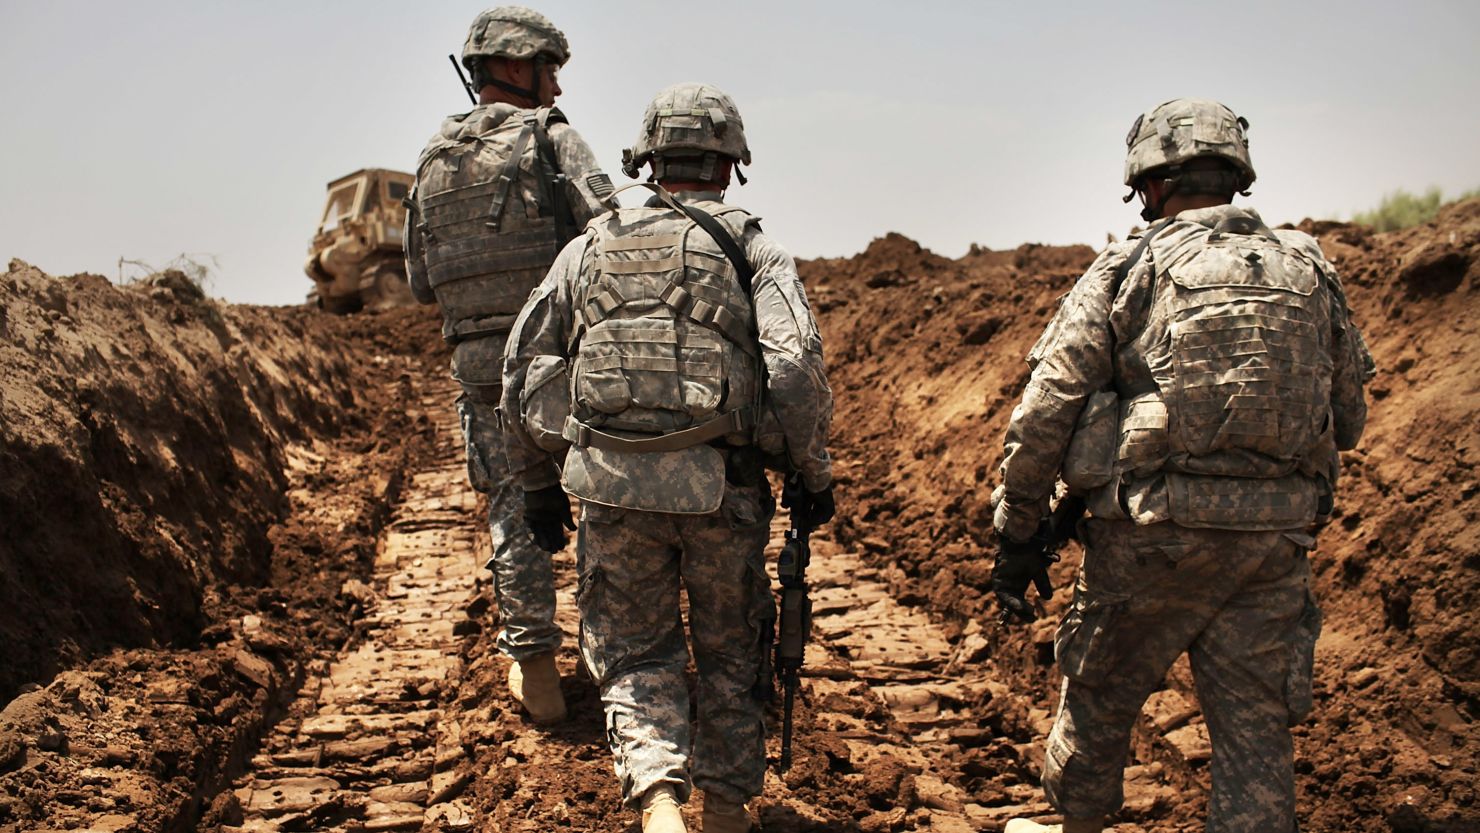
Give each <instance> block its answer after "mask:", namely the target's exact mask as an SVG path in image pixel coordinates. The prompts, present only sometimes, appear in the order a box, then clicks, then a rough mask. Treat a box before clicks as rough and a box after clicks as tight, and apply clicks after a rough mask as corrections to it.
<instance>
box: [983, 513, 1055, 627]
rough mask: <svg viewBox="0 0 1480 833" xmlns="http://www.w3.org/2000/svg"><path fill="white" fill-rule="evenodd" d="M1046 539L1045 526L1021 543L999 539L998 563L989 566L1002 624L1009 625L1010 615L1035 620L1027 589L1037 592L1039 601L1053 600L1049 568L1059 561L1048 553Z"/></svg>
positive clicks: (1036, 616) (1030, 620)
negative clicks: (1001, 612)
mask: <svg viewBox="0 0 1480 833" xmlns="http://www.w3.org/2000/svg"><path fill="white" fill-rule="evenodd" d="M1047 535H1048V531H1047V529H1046V528H1045V526H1040V527H1039V530H1038V533H1037V534H1035V535H1034V536H1033V537H1032V538H1029V539H1028V540H1027V541H1023V542H1018V541H1013V540H1011V539H1008V538H1006V537H1003V536H1002V535H1000V534H999V535H998V539H997V541H998V543H997V560H996V562H995V563H994V564H993V565H992V592H993V593H995V594H996V596H997V603H998V604H1000V605H1002V610H1003V614H1004V615H1003V617H1002V620H1003V623H1004V624H1005V623H1007V622H1008V621H1009V619H1008V617H1009V615H1010V616H1015V617H1017V618H1018V619H1020V620H1022V621H1024V622H1032V621H1034V620H1036V619H1037V618H1038V612H1037V610H1036V609H1035V608H1034V606H1033V604H1032V603H1031V602H1029V601H1028V585H1030V584H1031V585H1032V586H1034V587H1036V588H1037V589H1038V597H1039V598H1040V599H1043V600H1047V599H1051V598H1053V584H1052V582H1050V581H1049V577H1048V566H1049V565H1050V564H1052V563H1054V562H1055V561H1058V560H1059V557H1058V554H1057V553H1053V552H1049V551H1048V549H1047V547H1046V544H1047Z"/></svg>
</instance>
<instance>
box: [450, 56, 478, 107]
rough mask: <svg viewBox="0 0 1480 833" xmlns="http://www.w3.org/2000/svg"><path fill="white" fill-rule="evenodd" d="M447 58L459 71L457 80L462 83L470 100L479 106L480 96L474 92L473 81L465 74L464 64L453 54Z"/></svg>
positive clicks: (475, 105)
mask: <svg viewBox="0 0 1480 833" xmlns="http://www.w3.org/2000/svg"><path fill="white" fill-rule="evenodd" d="M447 60H449V61H451V62H452V68H453V69H454V70H455V71H456V72H457V80H458V81H459V82H461V83H462V88H463V92H465V93H467V94H468V101H471V102H473V106H474V107H477V106H478V96H476V95H474V94H473V85H472V83H471V82H469V81H468V77H467V76H466V75H463V70H462V64H459V63H458V62H457V58H454V57H453V56H452V55H448V56H447Z"/></svg>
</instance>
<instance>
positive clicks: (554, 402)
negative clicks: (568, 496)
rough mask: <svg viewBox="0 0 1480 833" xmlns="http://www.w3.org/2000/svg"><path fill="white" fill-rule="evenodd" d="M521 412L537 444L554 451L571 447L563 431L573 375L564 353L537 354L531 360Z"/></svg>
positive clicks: (568, 409)
mask: <svg viewBox="0 0 1480 833" xmlns="http://www.w3.org/2000/svg"><path fill="white" fill-rule="evenodd" d="M519 416H520V418H521V419H523V420H524V427H525V429H527V430H528V431H529V435H530V437H532V438H533V439H534V442H535V445H538V446H539V447H540V448H542V449H544V450H545V451H549V452H551V453H559V452H561V451H564V450H565V449H567V448H569V447H570V441H569V440H567V439H565V437H564V436H562V435H561V432H562V431H563V430H564V429H565V420H566V418H567V417H569V416H570V377H569V374H568V373H567V372H566V365H565V358H564V357H562V356H535V357H534V359H533V360H531V361H530V363H529V371H528V374H527V375H526V376H525V380H524V390H523V391H522V392H521V393H520V395H519Z"/></svg>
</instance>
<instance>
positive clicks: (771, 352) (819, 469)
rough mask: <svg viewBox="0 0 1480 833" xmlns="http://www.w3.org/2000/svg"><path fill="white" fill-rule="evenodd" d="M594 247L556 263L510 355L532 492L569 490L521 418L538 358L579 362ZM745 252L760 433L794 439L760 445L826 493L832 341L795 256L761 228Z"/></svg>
mask: <svg viewBox="0 0 1480 833" xmlns="http://www.w3.org/2000/svg"><path fill="white" fill-rule="evenodd" d="M675 196H677V197H678V198H679V199H681V200H683V201H684V202H686V203H689V204H691V205H694V206H696V207H699V208H707V209H708V210H709V211H710V213H715V212H717V211H718V210H719V208H720V206H721V205H722V204H721V203H719V202H718V201H717V200H715V199H714V195H713V194H710V193H707V192H682V193H679V194H676V195H675ZM649 205H650V206H651V205H656V203H649ZM603 219H604V218H603ZM594 240H595V233H594V232H593V231H588V232H587V233H586V234H585V235H584V236H582V237H578V238H576V239H575V240H572V241H571V242H570V245H568V246H566V247H565V249H564V251H562V252H561V253H560V256H559V257H558V258H556V260H555V265H554V266H552V267H551V269H550V273H549V275H548V276H546V278H545V280H544V282H543V283H541V284H540V286H539V288H538V289H536V290H535V292H534V294H533V295H532V296H531V297H530V299H529V302H528V303H527V304H526V305H525V307H524V310H523V311H522V312H521V313H520V314H519V318H518V320H517V321H516V322H515V324H514V329H513V331H512V332H511V333H510V336H509V342H508V347H507V349H506V351H505V354H504V377H503V386H504V390H503V412H504V415H505V416H504V427H505V440H506V444H507V450H508V455H509V468H510V471H512V472H513V473H514V475H515V477H516V478H518V481H519V483H520V484H521V485H522V486H523V488H524V489H525V490H526V491H533V490H535V489H541V488H545V487H548V486H551V485H554V484H555V483H557V482H558V481H559V471H558V469H557V466H556V460H555V458H554V457H553V456H552V455H551V454H550V453H548V452H546V451H543V450H541V449H540V448H539V446H538V445H537V444H536V443H535V442H534V439H533V438H532V437H531V436H530V435H529V433H528V431H527V430H526V428H525V426H524V425H523V424H521V422H520V419H519V417H518V414H519V413H520V402H521V395H522V393H523V391H524V383H525V377H526V373H527V371H528V368H529V365H530V362H531V361H533V359H534V358H535V357H536V356H540V355H546V356H560V357H563V358H565V359H566V360H567V361H569V360H571V359H572V358H573V356H572V355H571V353H572V345H571V344H570V337H571V334H572V333H573V332H574V331H575V314H576V311H575V309H574V302H573V299H574V298H577V297H580V296H581V294H582V292H581V290H582V289H583V287H582V286H580V285H579V283H580V282H581V281H582V280H584V278H583V276H582V273H583V270H582V264H583V262H584V261H585V259H586V258H587V257H588V256H589V252H590V249H591V246H592V244H593V241H594ZM738 242H739V243H740V245H741V247H742V248H743V249H744V251H745V256H746V258H747V259H748V260H749V261H750V264H751V267H752V268H753V269H754V270H755V278H754V281H753V284H752V287H751V289H752V299H753V302H754V309H755V323H756V329H757V331H758V341H759V347H760V353H761V358H762V360H763V362H764V364H765V395H764V404H765V411H766V412H767V413H766V416H764V417H763V418H762V427H761V429H760V431H761V432H765V431H766V428H767V423H768V421H770V420H774V426H773V427H779V433H780V435H781V437H782V438H784V448H779V447H778V448H775V449H771V448H767V444H766V442H765V441H764V440H763V441H762V442H761V443H760V445H761V447H762V449H763V450H765V451H767V452H776V453H781V452H783V451H784V453H785V455H786V456H787V462H788V464H789V465H790V466H791V467H792V468H793V469H794V470H796V471H799V472H800V473H801V475H802V478H803V481H804V483H805V484H806V486H807V488H809V489H811V490H814V491H819V490H822V489H824V488H826V487H827V486H829V485H830V484H831V483H832V459H831V457H829V456H828V452H827V435H828V428H829V425H830V423H831V421H832V410H833V399H832V389H831V388H830V387H828V384H827V374H826V372H825V371H824V369H823V361H822V337H821V335H820V334H819V331H818V329H817V322H816V320H815V319H814V318H813V316H812V310H811V307H810V306H809V304H808V302H807V295H806V292H805V290H804V289H803V288H802V281H801V278H800V277H798V275H797V269H796V263H795V261H793V259H792V257H791V255H790V254H788V253H787V252H786V250H785V249H783V248H781V246H779V245H777V244H776V242H775V241H773V240H772V239H771V238H770V237H768V236H766V235H765V234H764V233H763V232H762V231H761V230H760V226H759V225H758V224H757V223H756V222H755V221H754V218H752V220H751V222H750V223H749V224H747V226H746V229H745V235H744V237H743V238H742V239H741V240H740V241H738Z"/></svg>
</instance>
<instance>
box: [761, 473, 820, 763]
mask: <svg viewBox="0 0 1480 833" xmlns="http://www.w3.org/2000/svg"><path fill="white" fill-rule="evenodd" d="M782 488H783V490H784V491H785V492H786V493H787V497H788V499H787V503H788V504H790V505H791V507H792V509H791V529H788V530H787V531H786V543H785V544H784V545H782V547H781V555H780V557H779V558H777V559H776V578H777V579H779V580H780V582H781V633H780V635H779V638H778V639H777V640H776V666H775V667H776V674H777V676H779V677H780V678H781V690H782V697H783V700H782V712H781V714H782V717H781V760H780V761H779V762H778V763H777V765H776V770H777V771H778V772H785V771H786V770H787V769H789V768H791V733H792V707H793V706H794V705H795V702H796V694H797V688H798V687H800V686H801V682H802V659H803V655H804V654H805V653H806V649H807V642H808V641H809V640H810V639H811V636H812V600H811V599H810V598H808V596H807V590H808V587H807V564H808V562H810V561H811V560H812V548H811V545H810V543H809V540H808V539H809V538H810V536H811V535H812V529H811V527H809V526H807V525H806V523H805V522H804V521H801V520H799V519H798V516H799V515H801V512H802V509H801V507H802V506H803V505H804V503H805V501H804V500H803V498H802V476H801V475H800V474H793V475H791V476H790V477H788V478H787V479H786V485H785V486H783V487H782ZM767 685H768V686H769V675H768V680H767Z"/></svg>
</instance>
